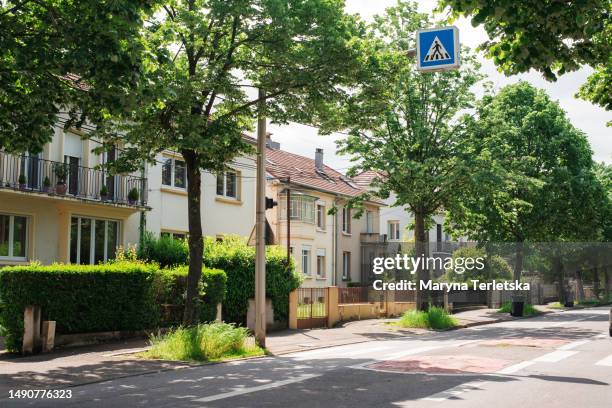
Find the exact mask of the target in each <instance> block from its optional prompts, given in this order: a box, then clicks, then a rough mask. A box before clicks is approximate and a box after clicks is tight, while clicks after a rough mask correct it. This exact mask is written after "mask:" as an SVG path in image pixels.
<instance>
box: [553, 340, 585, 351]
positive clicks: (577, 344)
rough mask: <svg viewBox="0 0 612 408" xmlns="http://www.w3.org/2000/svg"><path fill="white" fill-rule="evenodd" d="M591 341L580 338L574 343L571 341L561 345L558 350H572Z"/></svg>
mask: <svg viewBox="0 0 612 408" xmlns="http://www.w3.org/2000/svg"><path fill="white" fill-rule="evenodd" d="M589 341H590V340H578V341H575V342H573V343H569V344H566V345H564V346H561V347H559V348H557V350H571V349H573V348H575V347H578V346H582V345H583V344H586V343H588V342H589Z"/></svg>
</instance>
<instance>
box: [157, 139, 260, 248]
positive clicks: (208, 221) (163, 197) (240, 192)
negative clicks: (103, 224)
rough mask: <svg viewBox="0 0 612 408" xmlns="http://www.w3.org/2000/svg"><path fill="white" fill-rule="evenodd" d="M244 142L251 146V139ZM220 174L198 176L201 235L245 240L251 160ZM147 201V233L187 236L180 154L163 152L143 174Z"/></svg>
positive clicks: (250, 217) (251, 209)
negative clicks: (238, 237)
mask: <svg viewBox="0 0 612 408" xmlns="http://www.w3.org/2000/svg"><path fill="white" fill-rule="evenodd" d="M245 138H246V139H247V140H248V141H249V142H251V143H254V140H253V139H252V138H249V137H246V136H245ZM229 167H230V168H231V170H228V171H227V172H225V173H224V174H219V175H217V174H212V173H209V172H203V173H202V198H201V209H200V210H201V214H202V233H203V234H204V235H205V236H213V237H217V238H222V237H223V236H224V235H240V236H242V237H245V238H246V237H248V236H249V234H250V232H251V230H252V229H253V226H254V225H255V177H256V162H255V158H254V157H252V156H247V157H239V158H237V159H235V160H234V161H233V162H232V163H230V164H229ZM147 176H148V179H149V186H150V190H149V201H148V205H149V206H150V207H151V210H150V211H149V212H148V213H147V226H146V229H147V230H148V231H151V232H153V233H154V234H156V235H157V234H169V235H171V236H174V237H177V238H185V237H186V236H187V233H188V230H189V225H188V220H187V179H186V173H185V162H184V161H183V159H182V157H181V156H180V154H178V153H175V152H171V151H164V152H163V153H161V154H159V155H158V156H157V159H156V164H155V165H154V166H151V167H149V168H148V170H147Z"/></svg>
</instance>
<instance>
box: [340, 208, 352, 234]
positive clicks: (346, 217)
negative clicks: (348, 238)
mask: <svg viewBox="0 0 612 408" xmlns="http://www.w3.org/2000/svg"><path fill="white" fill-rule="evenodd" d="M342 232H344V233H345V234H350V233H351V209H350V208H348V207H343V208H342Z"/></svg>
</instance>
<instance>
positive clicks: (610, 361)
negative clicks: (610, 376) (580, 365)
mask: <svg viewBox="0 0 612 408" xmlns="http://www.w3.org/2000/svg"><path fill="white" fill-rule="evenodd" d="M595 365H598V366H608V367H612V354H610V355H609V356H608V357H606V358H604V359H603V360H599V361H598V362H596V363H595Z"/></svg>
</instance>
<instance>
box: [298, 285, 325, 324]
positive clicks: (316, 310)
mask: <svg viewBox="0 0 612 408" xmlns="http://www.w3.org/2000/svg"><path fill="white" fill-rule="evenodd" d="M328 290H329V289H328V288H298V289H297V292H298V307H297V328H298V329H312V328H315V327H326V326H327V313H328V310H327V309H328V308H329V303H328V301H327V296H328Z"/></svg>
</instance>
